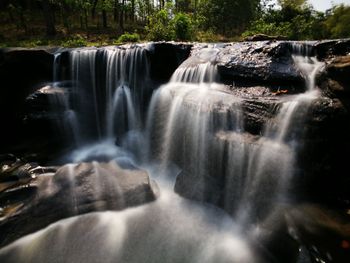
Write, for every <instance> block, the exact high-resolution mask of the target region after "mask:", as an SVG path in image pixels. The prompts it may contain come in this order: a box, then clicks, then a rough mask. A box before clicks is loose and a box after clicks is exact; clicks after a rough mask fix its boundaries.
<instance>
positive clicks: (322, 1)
mask: <svg viewBox="0 0 350 263" xmlns="http://www.w3.org/2000/svg"><path fill="white" fill-rule="evenodd" d="M276 2H277V1H276ZM308 2H309V3H310V4H312V5H313V6H314V8H315V9H316V10H317V11H326V10H327V9H329V8H331V7H332V4H341V3H344V4H347V5H350V0H308Z"/></svg>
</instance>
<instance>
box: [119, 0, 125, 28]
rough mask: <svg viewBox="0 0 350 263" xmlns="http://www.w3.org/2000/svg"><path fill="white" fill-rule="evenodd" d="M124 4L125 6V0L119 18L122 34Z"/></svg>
mask: <svg viewBox="0 0 350 263" xmlns="http://www.w3.org/2000/svg"><path fill="white" fill-rule="evenodd" d="M124 4H125V0H123V1H122V5H121V8H120V16H119V27H120V30H121V32H122V33H124Z"/></svg>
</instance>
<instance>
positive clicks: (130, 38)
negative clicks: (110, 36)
mask: <svg viewBox="0 0 350 263" xmlns="http://www.w3.org/2000/svg"><path fill="white" fill-rule="evenodd" d="M139 41H140V35H139V34H137V33H133V34H129V33H125V34H123V35H121V36H120V37H119V38H118V40H117V42H118V43H130V42H131V43H135V42H139Z"/></svg>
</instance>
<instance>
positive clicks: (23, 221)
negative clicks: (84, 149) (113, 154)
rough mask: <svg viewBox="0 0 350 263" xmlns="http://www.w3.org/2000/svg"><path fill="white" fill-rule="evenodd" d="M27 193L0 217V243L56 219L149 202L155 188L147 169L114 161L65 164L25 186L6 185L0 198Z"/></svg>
mask: <svg viewBox="0 0 350 263" xmlns="http://www.w3.org/2000/svg"><path fill="white" fill-rule="evenodd" d="M23 189H25V190H26V191H28V190H29V189H30V191H31V194H30V195H29V196H28V195H26V197H27V199H24V200H22V202H12V203H13V205H12V207H16V209H14V210H13V211H12V213H10V214H8V215H5V216H4V217H3V218H2V220H1V221H0V232H1V233H2V235H1V238H0V246H4V245H6V244H9V243H11V242H12V241H14V240H16V239H18V238H19V237H21V236H24V235H26V234H29V233H32V232H35V231H37V230H39V229H42V228H44V227H46V226H48V225H49V224H51V223H54V222H56V221H58V220H60V219H63V218H67V217H70V216H75V215H79V214H84V213H89V212H93V211H105V210H122V209H125V208H127V207H131V206H137V205H141V204H144V203H147V202H151V201H153V200H155V199H156V198H157V195H158V188H157V186H156V184H155V182H153V181H151V180H150V178H149V177H148V174H147V172H145V171H141V170H127V169H122V168H120V167H119V166H118V165H117V164H116V163H114V162H110V163H97V162H93V163H81V164H77V165H73V164H69V165H65V166H63V167H61V168H59V169H58V170H57V172H56V173H55V174H54V175H53V174H52V173H45V174H44V175H42V176H38V177H37V179H36V180H35V181H32V182H31V183H30V184H29V185H28V186H27V187H26V188H23V187H21V188H16V189H10V190H8V191H6V192H4V193H3V194H2V195H1V196H0V198H1V199H2V203H4V202H5V199H6V200H8V201H9V202H10V201H11V199H12V198H16V196H17V197H18V195H19V191H23Z"/></svg>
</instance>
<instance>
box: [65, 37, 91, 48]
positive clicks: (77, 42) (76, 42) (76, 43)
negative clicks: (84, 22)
mask: <svg viewBox="0 0 350 263" xmlns="http://www.w3.org/2000/svg"><path fill="white" fill-rule="evenodd" d="M87 44H88V41H87V40H86V39H85V38H84V37H82V36H81V35H76V36H74V37H72V38H71V39H68V40H66V41H63V42H62V44H61V45H62V46H64V47H85V46H87Z"/></svg>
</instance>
